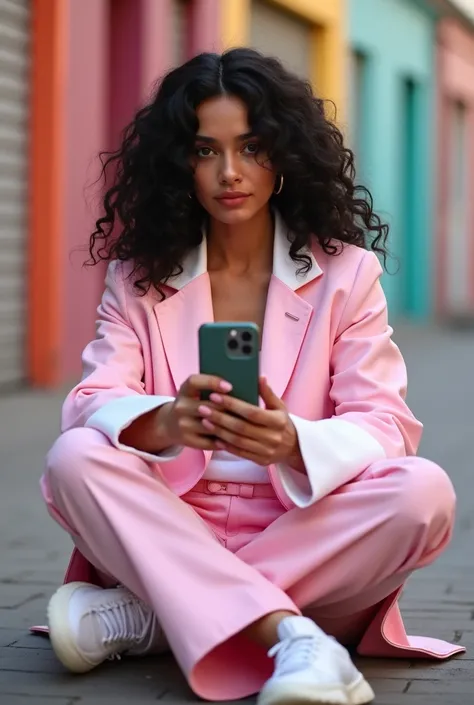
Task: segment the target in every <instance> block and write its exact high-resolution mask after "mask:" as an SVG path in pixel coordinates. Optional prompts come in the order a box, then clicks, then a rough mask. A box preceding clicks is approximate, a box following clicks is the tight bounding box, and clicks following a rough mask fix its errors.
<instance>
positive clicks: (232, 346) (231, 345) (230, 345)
mask: <svg viewBox="0 0 474 705" xmlns="http://www.w3.org/2000/svg"><path fill="white" fill-rule="evenodd" d="M227 347H228V348H229V350H237V348H238V347H239V343H238V341H237V340H235V338H231V339H230V340H228V341H227Z"/></svg>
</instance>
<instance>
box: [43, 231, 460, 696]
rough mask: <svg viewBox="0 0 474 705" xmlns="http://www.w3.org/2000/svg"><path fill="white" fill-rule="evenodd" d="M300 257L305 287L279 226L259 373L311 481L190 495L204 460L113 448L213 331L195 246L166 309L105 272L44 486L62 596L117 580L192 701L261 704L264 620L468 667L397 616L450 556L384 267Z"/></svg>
mask: <svg viewBox="0 0 474 705" xmlns="http://www.w3.org/2000/svg"><path fill="white" fill-rule="evenodd" d="M308 254H310V256H311V258H312V261H313V267H312V269H311V270H310V272H309V273H307V274H305V275H297V274H296V273H295V265H294V264H293V262H292V261H291V260H290V259H289V257H288V255H287V241H286V237H285V232H284V228H283V225H282V223H281V222H280V221H279V220H278V221H277V227H276V233H275V251H274V274H273V276H272V279H271V283H270V288H269V293H268V300H267V308H266V314H265V325H264V335H263V345H262V356H261V371H262V374H264V375H265V376H266V377H267V379H268V381H269V384H270V386H271V387H272V388H273V390H274V391H275V393H276V394H278V396H280V397H281V398H282V399H283V400H284V402H285V404H286V406H287V408H288V410H289V412H290V415H291V418H292V420H293V422H294V424H295V427H296V430H297V433H298V438H299V443H300V448H301V452H302V455H303V459H304V461H305V467H306V472H307V475H302V474H301V473H297V472H295V471H293V470H292V469H291V468H289V467H286V466H277V467H271V468H270V469H269V475H270V482H271V485H272V487H273V490H274V493H275V495H274V497H271V496H268V497H267V498H257V497H254V498H246V496H247V494H248V492H245V493H244V495H245V497H242V498H241V497H230V496H228V495H227V494H226V492H225V488H223V489H222V490H219V489H218V488H217V492H216V491H215V489H216V488H215V489H214V490H213V491H208V493H204V494H203V493H197V492H195V491H192V490H193V488H194V487H195V485H196V483H197V482H198V481H199V480H200V479H201V478H202V475H203V473H204V470H205V467H206V464H207V462H208V461H209V454H208V453H205V452H202V451H198V450H193V449H189V448H185V449H181V448H171V449H169V450H168V451H167V452H166V453H164V454H162V455H160V456H155V455H151V454H147V453H143V452H140V451H137V450H136V449H133V448H129V447H127V446H123V445H122V444H121V443H120V441H119V437H120V433H121V431H122V430H123V429H124V428H125V427H126V426H127V425H129V424H130V423H131V422H132V421H133V420H134V419H135V418H137V417H138V416H140V415H141V414H143V413H146V412H147V411H149V410H151V409H153V408H156V407H157V406H159V405H160V404H162V403H164V402H166V401H167V400H169V399H171V398H173V397H174V396H175V394H176V390H177V389H178V388H179V386H180V385H181V384H182V382H183V381H184V380H185V379H186V378H187V377H188V376H189V375H190V374H192V373H195V372H196V371H197V370H198V350H197V330H198V327H199V325H200V324H201V323H203V322H205V321H211V320H213V311H212V298H211V291H210V284H209V277H208V274H207V271H206V245H205V242H204V243H203V245H202V247H200V248H197V249H196V250H195V251H194V252H193V253H192V254H191V256H190V257H189V259H188V260H187V261H186V262H185V263H184V271H183V273H182V274H181V275H180V276H179V277H177V278H175V279H174V280H171V281H170V283H169V286H168V287H167V289H166V293H167V297H166V299H165V300H164V301H162V302H160V300H159V297H158V296H157V295H156V294H155V293H154V292H150V293H149V294H147V295H146V296H145V297H138V296H135V295H134V293H133V292H132V289H131V283H130V281H129V280H128V279H127V278H126V274H127V273H128V271H129V270H128V268H127V265H125V266H124V265H121V264H117V263H113V264H111V265H110V267H109V271H108V276H107V282H106V284H107V286H106V291H105V293H104V297H103V300H102V304H101V306H100V308H99V328H98V335H97V338H96V340H94V341H93V342H92V343H90V344H89V345H88V346H87V348H86V350H85V351H84V356H83V361H84V375H83V379H82V381H81V382H80V383H79V384H78V385H77V386H76V388H75V389H74V390H73V391H72V392H71V393H70V395H69V396H68V398H67V400H66V402H65V405H64V409H63V425H62V431H63V435H62V436H61V437H60V438H59V439H58V441H57V442H56V444H55V445H54V446H53V448H52V450H51V451H50V454H49V456H48V462H47V469H46V472H45V474H44V476H43V478H42V489H43V495H44V498H45V501H46V503H47V505H48V508H49V510H50V512H51V514H52V516H53V517H54V518H55V519H56V520H57V521H58V522H59V523H60V524H61V525H62V526H63V528H65V529H66V530H67V531H69V533H70V534H71V535H72V537H73V540H74V542H75V544H76V550H75V552H74V554H73V558H72V561H71V564H70V567H69V570H68V574H67V576H66V580H67V581H70V580H89V581H91V582H97V583H105V581H107V580H108V579H109V578H113V580H115V581H116V582H120V583H123V584H124V585H126V586H127V587H128V588H129V589H131V590H132V591H133V592H135V593H136V594H137V595H138V596H139V597H141V598H142V599H144V600H145V601H146V602H147V603H148V604H149V605H150V606H152V608H153V610H154V612H155V613H156V615H157V617H158V620H159V621H160V623H161V624H162V626H163V627H164V629H165V632H166V634H167V637H168V640H169V642H170V645H171V647H172V649H173V652H174V654H175V656H176V658H177V660H178V662H179V663H180V665H181V667H182V669H183V672H184V673H185V675H186V676H187V678H188V679H189V682H190V684H191V686H192V687H193V689H194V690H195V692H197V693H198V694H199V695H201V696H202V697H204V698H208V699H211V700H225V699H235V698H239V697H243V696H246V695H249V694H251V693H254V692H256V691H257V690H258V689H259V688H260V687H261V685H262V683H263V681H264V680H265V678H266V677H267V676H268V675H269V661H268V659H267V658H266V656H265V654H264V652H263V651H262V650H261V649H259V648H258V647H256V646H252V645H251V644H250V645H249V644H248V643H247V642H245V644H244V643H243V641H242V637H241V636H238V635H239V632H241V631H242V629H244V628H245V627H246V626H247V625H248V624H250V623H252V622H253V621H255V620H256V619H258V618H260V617H262V616H264V615H265V614H267V613H269V612H272V611H274V610H290V611H294V612H298V611H299V610H301V611H305V612H310V613H311V614H312V615H314V617H315V619H317V621H318V622H319V624H320V625H321V626H323V628H326V629H327V630H328V631H331V632H332V633H336V635H337V636H338V637H339V638H341V639H342V640H344V633H345V631H346V628H347V630H350V625H351V624H353V622H354V619H355V620H356V621H357V617H358V616H359V617H360V616H362V617H363V615H365V614H367V615H368V614H370V618H369V617H367V622H366V623H365V624H364V632H365V633H364V636H363V638H362V640H361V641H360V644H359V651H360V652H361V653H363V654H371V655H382V656H395V655H400V656H407V655H408V654H409V656H410V657H411V658H413V657H414V656H423V657H426V656H433V657H435V658H443V657H447V656H450V655H452V654H455V653H458V652H460V651H463V648H462V647H459V646H452V645H450V644H447V643H445V642H442V641H439V640H435V639H427V638H422V637H407V635H406V633H405V629H404V627H403V622H402V620H401V616H400V613H399V610H398V605H397V597H398V594H399V591H400V589H401V587H402V586H403V583H404V582H405V580H406V579H407V577H408V575H409V574H410V573H411V572H412V571H413V570H415V569H416V568H420V567H422V566H424V565H427V564H428V563H430V562H432V561H433V560H434V559H435V558H436V557H437V556H438V555H439V554H440V553H441V552H442V551H443V549H444V548H445V547H446V545H447V544H448V542H449V538H450V535H451V531H452V526H453V521H454V509H455V497H454V491H453V488H452V485H451V483H450V481H449V479H448V477H447V476H446V474H445V473H444V472H443V471H442V470H441V469H440V468H438V467H437V466H436V465H434V464H433V463H431V462H429V461H427V460H423V459H419V458H416V457H414V453H415V452H416V449H417V446H418V443H419V439H420V436H421V425H420V424H419V422H418V421H416V419H415V418H414V417H413V415H412V414H411V412H410V411H409V409H408V408H407V406H406V404H405V402H404V396H405V389H406V371H405V366H404V363H403V360H402V357H401V355H400V353H399V351H398V348H397V347H396V346H395V345H394V343H393V342H392V341H391V329H390V328H389V326H388V324H387V313H386V302H385V298H384V295H383V292H382V289H381V286H380V283H379V281H378V280H379V276H380V273H381V268H380V265H379V263H378V261H377V259H376V258H375V256H374V255H372V254H370V253H367V252H365V251H363V250H361V249H359V248H355V247H346V248H345V249H344V251H343V253H342V254H341V255H339V256H336V257H332V256H328V255H325V254H324V253H323V252H322V251H321V250H320V249H319V248H317V246H315V247H314V251H313V252H310V251H308ZM316 258H317V259H316ZM287 314H288V315H287ZM214 485H216V483H214ZM247 489H248V488H247ZM368 608H371V609H370V610H369V611H368V612H367V610H368Z"/></svg>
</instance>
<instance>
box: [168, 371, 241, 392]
mask: <svg viewBox="0 0 474 705" xmlns="http://www.w3.org/2000/svg"><path fill="white" fill-rule="evenodd" d="M230 391H232V385H231V384H230V382H227V381H226V380H224V379H222V378H221V377H214V376H213V375H200V374H199V375H191V376H190V377H188V379H187V380H186V381H185V382H184V383H183V384H182V385H181V388H180V390H179V394H180V396H184V397H198V396H199V394H200V392H217V393H220V394H227V393H228V392H230Z"/></svg>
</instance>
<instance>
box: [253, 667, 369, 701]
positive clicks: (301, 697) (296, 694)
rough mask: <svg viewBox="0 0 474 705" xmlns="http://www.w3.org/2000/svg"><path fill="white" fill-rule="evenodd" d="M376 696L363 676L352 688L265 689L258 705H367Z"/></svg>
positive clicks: (284, 686)
mask: <svg viewBox="0 0 474 705" xmlns="http://www.w3.org/2000/svg"><path fill="white" fill-rule="evenodd" d="M374 698H375V694H374V691H373V690H372V688H371V687H370V685H369V684H368V683H367V681H366V680H365V678H364V676H363V675H362V674H361V676H360V679H359V680H357V681H356V682H355V683H352V684H351V685H350V686H344V685H334V686H329V685H328V686H321V687H319V688H318V687H317V686H314V685H308V684H307V683H305V684H301V683H298V684H297V683H295V684H294V685H293V684H280V685H278V684H277V683H275V685H274V686H270V687H269V688H264V689H263V690H262V692H261V693H260V695H259V697H258V700H257V705H308V704H311V705H366V703H371V702H372V700H374Z"/></svg>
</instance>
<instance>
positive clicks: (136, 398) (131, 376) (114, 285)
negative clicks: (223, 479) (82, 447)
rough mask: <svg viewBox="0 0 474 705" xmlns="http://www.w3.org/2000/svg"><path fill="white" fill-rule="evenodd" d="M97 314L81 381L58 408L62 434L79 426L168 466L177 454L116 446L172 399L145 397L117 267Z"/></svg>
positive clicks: (137, 349)
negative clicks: (133, 425)
mask: <svg viewBox="0 0 474 705" xmlns="http://www.w3.org/2000/svg"><path fill="white" fill-rule="evenodd" d="M97 313H98V322H97V335H96V337H95V339H94V340H93V341H92V342H90V343H89V344H88V345H87V346H86V348H85V350H84V352H83V354H82V363H83V374H82V379H81V381H80V382H79V384H78V385H76V387H74V389H72V391H71V392H70V393H69V394H68V396H67V398H66V400H65V402H64V405H63V409H62V422H61V430H62V432H64V431H67V430H68V429H71V428H75V427H78V426H79V427H80V426H85V427H88V428H95V429H97V430H98V431H101V432H102V433H103V434H104V435H105V436H106V437H107V438H108V439H109V440H110V442H111V443H112V445H114V446H115V447H116V448H119V449H121V450H125V451H128V452H130V453H134V454H135V455H138V456H139V457H141V458H143V459H144V460H148V461H151V462H164V461H166V460H172V459H173V458H175V457H176V456H177V455H178V454H179V452H180V450H181V449H180V448H178V447H173V448H170V449H167V450H166V451H164V452H162V453H161V454H160V455H154V454H151V453H145V452H142V451H139V450H137V449H136V448H132V447H130V446H126V445H124V444H122V443H120V442H119V437H120V434H121V432H122V431H123V430H124V429H125V428H127V427H128V426H129V425H130V424H131V423H132V422H133V421H134V420H135V419H137V418H138V417H139V416H141V415H142V414H146V413H147V412H149V411H152V410H153V409H156V408H158V407H160V406H162V405H163V404H165V403H167V402H169V401H173V398H172V397H167V396H155V395H147V394H145V389H144V384H143V373H144V362H143V355H142V348H141V344H140V341H139V339H138V336H137V334H136V332H135V331H134V330H133V328H132V326H131V325H130V321H129V320H128V314H127V305H126V294H125V285H124V274H123V269H122V264H121V263H118V262H112V263H111V264H110V265H109V267H108V270H107V276H106V280H105V291H104V294H103V297H102V302H101V304H100V306H99V308H98V312H97Z"/></svg>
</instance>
